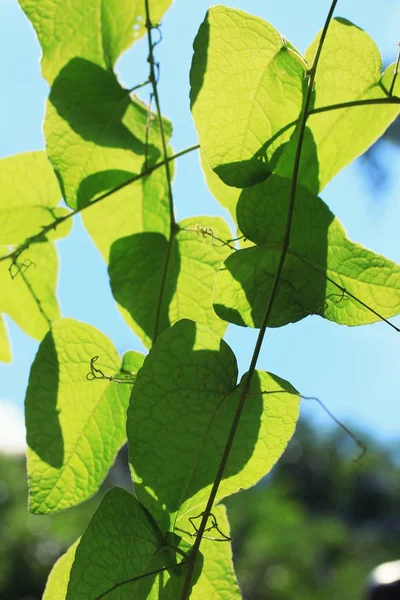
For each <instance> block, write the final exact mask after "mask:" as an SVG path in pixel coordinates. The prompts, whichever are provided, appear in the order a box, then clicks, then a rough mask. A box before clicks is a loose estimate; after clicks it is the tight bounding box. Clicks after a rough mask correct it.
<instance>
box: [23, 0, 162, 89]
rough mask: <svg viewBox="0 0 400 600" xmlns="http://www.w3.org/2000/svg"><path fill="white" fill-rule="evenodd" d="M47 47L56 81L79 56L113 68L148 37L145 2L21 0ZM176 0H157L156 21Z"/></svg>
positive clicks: (48, 67)
mask: <svg viewBox="0 0 400 600" xmlns="http://www.w3.org/2000/svg"><path fill="white" fill-rule="evenodd" d="M19 3H20V5H21V7H22V9H23V10H24V12H25V13H26V15H27V17H28V18H29V20H30V21H31V23H32V25H33V26H34V28H35V30H36V33H37V35H38V38H39V41H40V44H41V46H42V49H43V58H42V70H43V75H44V77H46V79H47V81H48V82H49V83H51V82H52V81H53V80H54V79H55V77H56V76H57V74H58V73H59V72H60V70H61V69H62V67H64V66H65V65H66V64H67V63H68V62H69V61H70V60H71V59H73V58H75V57H77V56H79V57H81V58H84V59H86V60H89V61H90V62H92V63H94V64H97V65H98V66H99V67H102V68H103V69H107V70H112V68H113V66H114V64H115V61H116V60H117V58H118V57H119V56H120V54H121V53H122V52H123V51H124V50H126V49H127V48H129V46H131V44H132V43H133V42H134V41H135V40H136V39H139V38H140V37H141V36H142V35H143V34H144V24H145V10H144V8H145V7H144V0H136V1H135V2H132V0H107V2H104V0H85V2H82V1H81V0H69V1H68V2H63V1H62V0H40V2H37V0H19ZM171 3H172V0H152V1H151V17H152V20H153V22H154V23H157V22H158V21H160V20H161V18H162V17H163V15H164V13H165V11H166V10H167V9H168V8H169V7H170V5H171Z"/></svg>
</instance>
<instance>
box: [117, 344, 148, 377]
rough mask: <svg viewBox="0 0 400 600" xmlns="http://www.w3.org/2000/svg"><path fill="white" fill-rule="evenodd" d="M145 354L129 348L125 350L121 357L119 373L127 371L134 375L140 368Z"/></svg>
mask: <svg viewBox="0 0 400 600" xmlns="http://www.w3.org/2000/svg"><path fill="white" fill-rule="evenodd" d="M145 358H146V357H145V355H144V354H141V353H140V352H136V351H135V350H129V351H128V352H125V354H124V356H123V357H122V366H121V373H129V374H130V375H133V376H134V377H136V375H137V374H138V372H139V369H141V368H142V366H143V362H144V359H145Z"/></svg>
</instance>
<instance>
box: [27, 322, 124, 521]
mask: <svg viewBox="0 0 400 600" xmlns="http://www.w3.org/2000/svg"><path fill="white" fill-rule="evenodd" d="M95 356H98V361H97V362H95V363H94V367H95V368H96V369H100V370H101V371H102V372H103V373H104V374H105V375H106V376H107V377H110V376H117V375H118V374H119V372H120V370H121V359H120V358H119V356H118V354H117V352H116V350H115V348H114V346H113V344H112V343H111V341H110V340H109V339H108V338H107V337H106V336H105V335H103V334H102V333H100V332H99V331H97V330H96V329H95V328H94V327H92V326H90V325H86V324H83V323H79V322H78V321H74V320H72V319H61V320H59V321H57V322H56V323H54V325H53V327H52V329H51V331H50V332H49V333H48V334H47V335H46V337H45V338H44V340H43V342H42V343H41V345H40V347H39V351H38V353H37V356H36V358H35V361H34V363H33V365H32V368H31V373H30V377H29V385H28V390H27V394H26V402H25V406H26V409H25V410H26V427H27V443H28V479H29V496H30V510H31V512H33V513H38V514H40V513H49V512H55V511H59V510H62V509H64V508H67V507H69V506H73V505H75V504H78V503H79V502H82V501H83V500H86V498H88V497H89V496H91V495H92V494H93V493H94V492H96V491H97V489H98V487H99V485H100V483H101V482H102V481H103V479H104V477H105V476H106V474H107V471H108V470H109V468H110V467H111V465H112V463H113V461H114V459H115V456H116V454H117V452H118V450H119V449H120V447H121V446H122V444H123V443H124V441H125V420H126V408H127V404H128V398H129V393H130V387H131V386H130V385H126V384H117V383H115V382H111V381H108V380H106V379H101V380H97V379H96V380H93V381H89V380H88V379H87V378H86V375H87V373H88V372H89V371H90V361H91V360H92V359H93V357H95Z"/></svg>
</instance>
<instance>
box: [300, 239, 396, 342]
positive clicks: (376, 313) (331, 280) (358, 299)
mask: <svg viewBox="0 0 400 600" xmlns="http://www.w3.org/2000/svg"><path fill="white" fill-rule="evenodd" d="M289 252H290V254H292V255H293V256H295V257H296V258H298V259H299V260H300V261H302V262H303V263H304V264H306V265H307V266H308V267H310V269H313V270H314V271H316V272H317V273H319V275H321V277H324V279H326V280H327V281H329V283H332V285H334V286H335V287H337V289H338V290H340V291H341V292H342V294H343V298H344V296H349V297H350V298H352V299H353V300H355V301H356V302H358V303H359V304H361V306H363V307H364V308H366V309H367V310H368V311H370V312H371V313H372V314H374V315H375V316H376V317H378V319H380V320H381V321H383V322H384V323H386V324H387V325H390V327H392V328H393V329H394V330H395V331H397V332H398V333H399V332H400V329H399V327H396V325H394V323H392V322H391V321H389V320H388V319H386V318H385V317H384V316H382V315H381V314H380V313H378V312H377V311H376V310H375V309H374V308H372V307H371V306H369V305H368V304H366V303H365V302H363V301H362V300H360V298H358V297H357V296H355V295H354V294H352V293H351V292H349V290H348V289H346V288H345V287H343V286H342V285H340V284H339V283H336V281H334V280H333V279H331V278H330V277H329V275H327V274H326V273H324V272H323V271H321V270H320V269H318V267H316V266H315V265H313V264H312V263H310V262H308V260H306V259H305V258H303V257H302V256H300V254H297V253H296V252H293V250H289Z"/></svg>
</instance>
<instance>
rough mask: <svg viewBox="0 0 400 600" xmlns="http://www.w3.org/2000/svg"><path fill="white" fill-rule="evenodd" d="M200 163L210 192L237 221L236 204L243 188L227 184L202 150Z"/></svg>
mask: <svg viewBox="0 0 400 600" xmlns="http://www.w3.org/2000/svg"><path fill="white" fill-rule="evenodd" d="M200 163H201V168H202V170H203V173H204V178H205V180H206V183H207V185H208V187H209V190H210V192H211V193H212V195H213V196H214V198H215V199H216V200H217V202H219V204H221V206H223V207H224V208H226V209H227V210H228V211H229V214H230V215H231V217H232V219H233V220H234V222H235V223H236V205H237V203H238V200H239V196H240V192H241V190H239V189H237V188H234V187H232V186H230V185H226V183H224V182H223V181H222V179H220V178H219V177H218V175H216V174H215V173H214V171H213V170H212V169H211V167H210V166H209V164H208V162H207V160H206V159H205V157H204V154H203V153H202V152H200Z"/></svg>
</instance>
